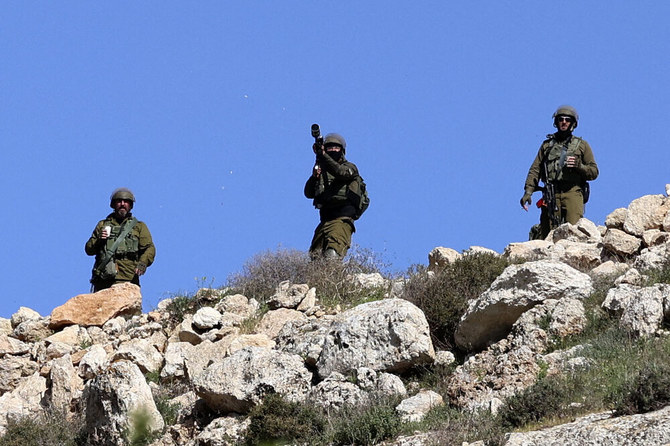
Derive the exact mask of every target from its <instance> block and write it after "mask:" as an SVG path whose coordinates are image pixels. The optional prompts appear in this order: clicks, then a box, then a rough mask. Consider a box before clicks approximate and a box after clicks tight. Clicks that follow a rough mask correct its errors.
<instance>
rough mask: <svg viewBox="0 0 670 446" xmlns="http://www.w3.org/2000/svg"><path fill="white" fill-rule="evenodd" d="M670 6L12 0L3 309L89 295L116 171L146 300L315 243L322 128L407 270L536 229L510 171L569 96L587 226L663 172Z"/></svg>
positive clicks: (5, 45)
mask: <svg viewBox="0 0 670 446" xmlns="http://www.w3.org/2000/svg"><path fill="white" fill-rule="evenodd" d="M669 16H670V3H668V2H646V1H643V2H623V1H611V2H607V3H606V4H605V3H603V2H594V1H581V2H578V1H565V2H547V1H477V2H475V1H473V2H447V1H418V2H399V1H376V0H375V1H365V2H358V1H357V2H354V1H338V2H334V1H322V2H306V1H282V2H260V1H226V2H221V1H199V2H174V1H162V2H158V1H142V2H137V1H132V2H131V1H120V2H74V1H64V2H19V3H15V2H13V3H11V4H10V3H7V2H6V3H4V4H2V5H1V6H0V41H1V42H2V43H1V44H0V60H2V63H1V65H0V103H1V106H0V144H1V145H2V152H1V153H2V155H1V157H2V158H1V159H2V166H3V173H2V175H0V186H1V187H2V190H3V191H4V194H5V196H4V206H2V211H1V212H2V213H1V216H2V221H3V223H2V231H0V246H2V258H1V259H0V262H1V263H0V266H1V271H2V274H1V276H0V317H10V316H11V315H12V314H13V313H14V312H15V311H16V310H17V309H18V308H19V307H20V306H27V307H30V308H32V309H34V310H36V311H38V312H40V313H41V314H42V315H48V314H49V313H50V312H51V310H52V309H53V308H55V307H56V306H58V305H61V304H62V303H64V302H65V301H66V300H67V299H69V298H71V297H73V296H75V295H77V294H80V293H84V292H87V291H88V289H89V283H88V279H89V277H90V270H91V267H92V262H93V259H92V258H91V257H88V256H86V255H85V253H84V243H85V242H86V240H87V239H88V237H89V235H90V233H91V231H92V230H93V228H94V226H95V224H96V222H97V221H98V220H100V219H102V218H104V216H106V215H107V214H108V213H109V212H110V209H109V207H108V205H109V201H108V200H109V195H110V193H111V191H112V190H113V189H115V188H116V187H120V186H125V187H129V188H131V189H132V190H133V191H134V192H135V195H136V197H137V203H136V206H135V209H134V214H135V215H136V216H137V217H138V218H139V219H141V220H143V221H145V222H146V223H147V225H148V226H149V228H150V230H151V232H152V234H153V237H154V241H155V244H156V247H157V256H156V262H155V264H154V265H153V266H151V267H150V268H149V270H148V272H147V274H146V275H145V276H144V277H143V280H142V294H143V296H144V306H145V309H150V308H153V307H154V306H155V305H156V303H157V302H158V301H159V300H160V299H162V298H164V297H169V296H170V295H173V294H174V293H179V292H192V291H195V290H196V289H197V288H198V286H199V285H209V284H212V285H214V286H219V285H222V284H224V283H225V281H226V279H227V277H228V276H229V275H230V274H231V273H234V272H236V271H239V270H240V269H241V267H242V265H243V264H244V263H245V261H247V260H248V259H249V258H251V257H252V256H253V255H255V254H257V253H260V252H263V251H266V250H276V249H278V248H279V247H282V248H291V249H300V250H306V249H307V248H308V246H309V242H310V240H311V236H312V233H313V230H314V227H315V226H316V224H317V220H318V215H317V212H316V211H315V210H314V208H313V207H312V206H311V203H310V201H309V200H307V199H306V198H304V197H303V195H302V190H303V185H304V182H305V180H306V179H307V177H308V176H309V174H310V172H311V168H312V164H313V161H314V159H313V158H314V155H313V153H312V151H311V144H312V141H313V140H312V138H311V136H310V132H309V131H310V125H311V124H312V123H314V122H317V123H319V124H320V125H321V128H322V130H323V132H324V133H327V132H338V133H341V134H342V135H344V137H345V138H346V139H347V142H348V147H347V155H348V158H349V160H351V161H352V162H354V163H356V164H357V165H358V167H359V170H360V171H361V173H362V175H363V177H364V178H365V180H366V183H367V184H368V190H369V192H370V197H371V205H370V208H369V210H368V211H367V213H366V214H365V215H364V216H363V218H362V219H361V220H360V221H359V222H358V225H357V232H356V234H354V243H356V244H358V245H359V246H361V247H363V248H367V249H371V250H373V251H375V252H378V253H380V255H382V256H383V257H384V258H385V259H386V260H387V261H388V262H390V263H391V264H392V265H393V268H394V269H396V270H398V271H402V270H405V269H406V268H407V267H409V266H410V265H412V264H416V263H421V264H425V263H427V256H428V252H429V251H430V250H431V249H432V248H433V247H436V246H446V247H451V248H454V249H456V250H459V251H460V250H463V249H467V248H468V247H469V246H472V245H478V246H485V247H488V248H491V249H494V250H496V251H498V252H502V250H503V249H504V247H505V246H506V245H507V244H509V243H511V242H518V241H524V240H526V239H527V234H528V229H529V227H530V226H531V225H532V224H534V223H535V222H537V221H538V211H537V209H535V208H532V209H531V211H530V212H528V213H526V212H524V211H523V210H522V209H521V207H520V206H519V199H520V198H521V196H522V195H523V182H524V179H525V176H526V173H527V171H528V167H529V166H530V164H531V162H532V160H533V157H534V156H535V154H536V153H537V149H538V147H539V145H540V143H541V141H542V139H543V138H544V136H545V135H546V134H547V133H550V132H551V131H552V130H553V128H552V125H551V124H552V121H551V115H552V113H553V111H554V110H555V109H556V107H557V106H558V105H560V104H564V103H568V104H571V105H573V106H575V107H576V108H577V109H578V111H579V113H580V115H581V120H580V123H579V127H578V129H577V131H576V132H575V134H577V135H579V136H582V137H583V138H585V139H586V140H587V141H588V142H589V143H590V144H591V146H592V148H593V151H594V154H595V157H596V161H597V162H598V165H599V167H600V171H601V175H600V177H599V178H598V179H597V180H596V181H595V182H594V183H592V195H591V201H590V202H589V204H588V205H587V208H586V217H587V218H589V219H591V220H592V221H594V222H595V223H598V224H602V223H603V222H604V220H605V217H606V216H607V215H608V214H609V213H610V212H611V211H612V210H614V209H616V208H618V207H625V206H627V205H628V204H629V203H630V201H631V200H633V199H635V198H637V197H639V196H642V195H647V194H657V193H662V192H663V190H664V186H665V184H666V183H670V176H668V165H669V164H670V163H669V161H670V154H669V151H668V150H667V148H666V139H667V136H666V135H665V128H666V123H665V120H666V119H667V118H668V116H669V115H670V113H668V112H669V108H670V90H669V89H668V87H667V84H668V82H669V80H670V76H669V74H670V73H669V71H670V62H669V61H670V57H668V55H669V54H670V51H669V50H670V27H668V26H667V22H668V18H669ZM534 198H535V199H537V198H538V197H537V196H535V197H534ZM202 277H205V278H206V279H205V280H204V281H203V280H202V279H200V280H197V279H196V278H202Z"/></svg>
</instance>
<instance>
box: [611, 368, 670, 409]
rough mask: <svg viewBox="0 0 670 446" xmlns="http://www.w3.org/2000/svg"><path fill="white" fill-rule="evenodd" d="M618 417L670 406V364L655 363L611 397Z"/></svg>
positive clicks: (642, 370)
mask: <svg viewBox="0 0 670 446" xmlns="http://www.w3.org/2000/svg"><path fill="white" fill-rule="evenodd" d="M610 400H611V402H612V406H613V407H614V413H615V414H616V415H632V414H636V413H645V412H651V411H653V410H658V409H661V408H663V407H665V406H667V405H668V404H670V364H668V363H667V361H666V362H657V361H653V362H651V363H647V364H645V365H644V366H643V367H642V369H641V370H640V371H639V372H638V374H637V375H636V376H635V377H634V378H633V379H632V380H630V381H628V382H626V383H624V385H623V386H622V388H621V390H620V391H619V392H617V393H615V394H613V395H610Z"/></svg>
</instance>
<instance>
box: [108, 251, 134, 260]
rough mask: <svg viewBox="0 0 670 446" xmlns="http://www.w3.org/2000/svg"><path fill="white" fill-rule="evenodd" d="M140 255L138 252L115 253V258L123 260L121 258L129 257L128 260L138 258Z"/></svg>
mask: <svg viewBox="0 0 670 446" xmlns="http://www.w3.org/2000/svg"><path fill="white" fill-rule="evenodd" d="M138 258H139V256H138V255H137V253H136V252H123V253H118V252H117V253H115V254H114V259H117V260H121V259H128V260H137V259H138Z"/></svg>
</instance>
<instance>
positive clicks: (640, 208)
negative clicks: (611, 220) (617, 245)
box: [623, 195, 670, 237]
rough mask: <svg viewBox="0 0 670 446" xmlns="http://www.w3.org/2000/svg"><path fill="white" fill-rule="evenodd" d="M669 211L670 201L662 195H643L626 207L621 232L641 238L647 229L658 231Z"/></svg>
mask: <svg viewBox="0 0 670 446" xmlns="http://www.w3.org/2000/svg"><path fill="white" fill-rule="evenodd" d="M668 209H670V200H668V199H667V198H665V197H664V196H663V195H645V196H644V197H640V198H637V199H635V200H633V201H632V202H631V203H630V204H629V205H628V212H627V213H626V220H625V221H624V223H623V230H624V231H626V232H627V233H629V234H632V235H635V236H637V237H641V236H642V233H643V232H644V231H646V230H647V229H659V228H661V227H662V225H663V220H664V219H665V216H666V215H667V213H668Z"/></svg>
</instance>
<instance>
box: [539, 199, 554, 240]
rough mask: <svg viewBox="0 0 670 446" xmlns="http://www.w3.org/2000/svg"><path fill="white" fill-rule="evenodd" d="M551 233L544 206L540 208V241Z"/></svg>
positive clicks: (547, 214)
mask: <svg viewBox="0 0 670 446" xmlns="http://www.w3.org/2000/svg"><path fill="white" fill-rule="evenodd" d="M549 231H551V221H550V220H549V213H548V210H547V207H546V206H542V208H540V237H539V238H540V239H541V240H544V239H545V238H547V236H548V235H549Z"/></svg>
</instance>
